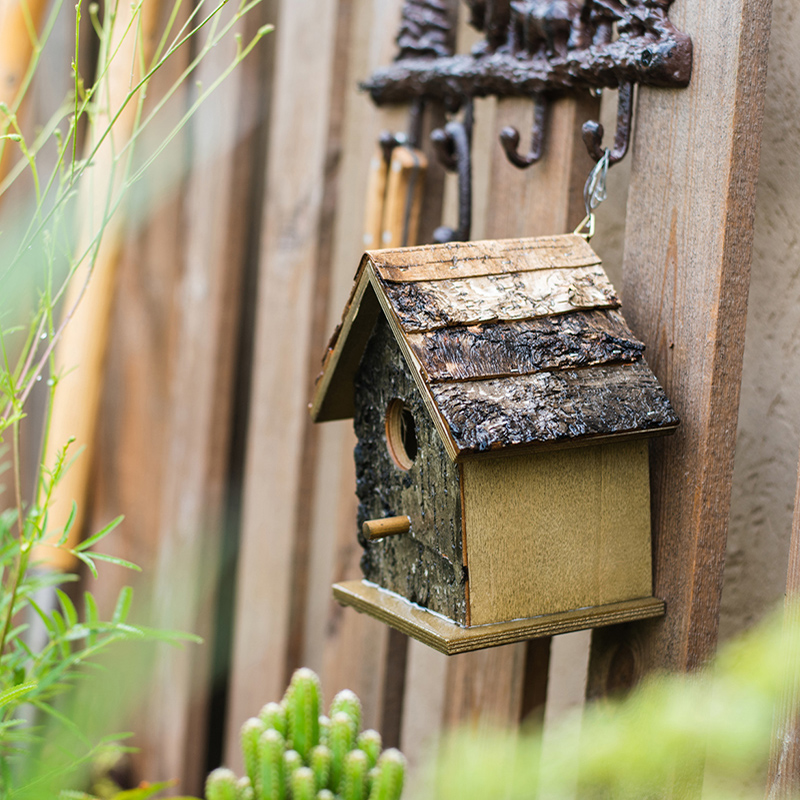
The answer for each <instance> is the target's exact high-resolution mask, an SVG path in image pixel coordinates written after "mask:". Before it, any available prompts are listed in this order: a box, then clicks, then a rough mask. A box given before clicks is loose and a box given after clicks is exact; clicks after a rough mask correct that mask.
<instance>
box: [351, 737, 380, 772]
mask: <svg viewBox="0 0 800 800" xmlns="http://www.w3.org/2000/svg"><path fill="white" fill-rule="evenodd" d="M356 747H358V749H359V750H363V751H364V752H365V753H366V754H367V759H368V760H369V768H370V769H372V768H373V767H374V766H375V765H376V764H377V763H378V757H379V756H380V754H381V748H382V747H383V740H382V739H381V735H380V734H379V733H378V731H374V730H372V729H371V728H370V729H368V730H366V731H362V732H361V733H360V734H359V735H358V739H356Z"/></svg>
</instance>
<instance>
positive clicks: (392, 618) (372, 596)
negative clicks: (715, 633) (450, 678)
mask: <svg viewBox="0 0 800 800" xmlns="http://www.w3.org/2000/svg"><path fill="white" fill-rule="evenodd" d="M333 593H334V597H335V598H336V599H337V600H338V601H339V602H340V603H342V604H344V605H348V606H352V607H353V608H355V609H357V610H358V611H362V612H366V613H368V614H370V615H371V616H373V617H376V618H377V619H379V620H381V622H383V623H385V624H387V625H391V626H392V627H394V628H396V629H397V630H399V631H401V632H402V633H405V634H407V635H408V636H413V637H414V638H415V639H418V640H419V641H421V642H423V643H424V644H426V645H428V646H429V647H432V648H433V649H434V650H438V651H439V652H440V653H444V654H445V655H451V656H452V655H458V654H463V653H468V652H470V651H472V650H478V649H486V648H489V647H502V646H503V645H508V644H513V643H515V642H523V641H526V640H528V639H532V638H534V637H538V636H555V635H556V634H559V633H567V632H569V631H577V630H584V629H586V628H592V627H599V626H604V625H617V624H619V623H622V622H630V621H632V620H640V619H648V618H650V617H657V616H661V615H662V614H663V613H664V603H663V601H661V600H657V599H655V598H652V597H645V598H641V599H637V600H628V601H626V602H622V603H610V604H608V605H606V606H598V607H595V608H587V609H580V610H575V611H567V612H563V613H558V614H547V615H544V616H541V617H538V618H534V619H516V620H513V621H510V622H503V623H499V624H496V625H476V626H473V627H464V626H462V625H458V624H456V623H455V622H451V621H450V620H447V619H445V618H444V617H441V616H439V615H438V614H434V613H432V612H430V611H428V610H427V609H424V608H422V607H420V606H415V605H414V604H412V603H409V602H408V600H406V599H405V598H404V597H401V596H400V595H399V594H395V593H394V592H390V591H388V590H386V589H381V588H380V587H379V586H375V584H372V583H369V582H368V581H345V582H344V583H337V584H335V585H334V587H333ZM524 652H525V648H524V647H523V648H521V653H522V654H524ZM507 655H509V654H508V653H506V654H505V656H507ZM497 656H498V658H499V659H501V660H503V657H504V654H502V653H501V654H497ZM520 667H521V665H518V668H520ZM482 672H484V671H482ZM480 679H481V681H487V682H490V683H492V684H495V687H494V690H495V691H496V692H498V695H499V696H500V697H504V698H505V699H506V702H507V703H508V705H507V708H506V709H504V710H505V711H507V712H508V713H512V712H513V713H516V714H517V715H519V713H520V708H521V706H520V703H521V697H520V696H519V692H518V690H515V689H514V687H513V686H503V685H502V684H500V683H499V682H497V675H496V673H495V674H492V672H491V671H490V670H486V671H485V672H484V674H483V675H481V678H480ZM519 688H520V689H521V686H520V687H519ZM509 690H510V691H509ZM512 696H513V697H514V700H515V702H514V703H511V702H509V698H510V697H512ZM462 702H463V700H462ZM474 710H475V714H476V715H482V714H485V713H486V712H487V711H488V713H489V715H491V716H492V717H494V718H495V719H497V720H498V721H499V720H500V719H501V718H502V716H504V715H497V714H496V712H497V710H498V709H497V708H492V707H491V704H488V703H484V702H483V701H479V702H478V703H476V704H475V709H474ZM458 716H459V715H454V716H453V717H452V719H451V721H452V722H455V720H456V719H458ZM506 721H508V720H506ZM517 721H519V720H518V719H517Z"/></svg>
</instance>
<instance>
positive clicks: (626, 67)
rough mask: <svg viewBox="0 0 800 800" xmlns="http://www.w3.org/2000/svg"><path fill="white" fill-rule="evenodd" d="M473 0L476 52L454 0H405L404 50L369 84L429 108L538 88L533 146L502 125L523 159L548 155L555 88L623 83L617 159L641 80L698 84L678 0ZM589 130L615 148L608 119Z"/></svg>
mask: <svg viewBox="0 0 800 800" xmlns="http://www.w3.org/2000/svg"><path fill="white" fill-rule="evenodd" d="M463 1H464V2H465V3H466V5H467V6H468V7H469V12H470V24H472V25H473V26H474V27H475V28H476V29H477V30H479V31H481V32H482V33H483V35H484V39H483V41H481V42H480V43H479V44H478V45H477V46H476V47H474V48H473V50H472V52H471V53H468V54H456V53H455V51H454V42H455V35H454V29H453V13H452V12H453V0H405V4H404V6H403V13H402V19H401V27H400V32H399V34H398V37H397V43H398V47H399V52H398V56H397V58H396V59H395V61H394V63H392V64H391V65H389V66H387V67H384V68H382V69H379V70H378V71H376V72H375V73H374V74H373V75H372V76H371V77H370V78H369V80H367V81H366V83H364V84H363V87H362V88H364V89H366V90H367V91H369V93H370V95H371V96H372V99H373V100H374V102H375V103H377V104H378V105H384V104H392V103H411V102H414V103H415V104H416V106H415V107H416V108H417V109H418V110H419V109H421V108H423V107H424V106H425V105H426V104H428V103H431V102H434V103H440V104H442V105H443V106H444V108H445V109H446V110H448V111H449V112H452V113H455V112H457V111H458V110H459V109H461V108H464V107H467V106H470V108H471V104H472V100H473V99H474V98H476V97H486V96H489V95H494V96H496V97H526V98H531V99H532V100H533V102H534V119H533V125H532V131H531V144H530V148H529V150H528V152H527V153H521V152H520V151H519V144H520V138H521V137H520V133H519V132H518V131H517V130H516V129H514V128H505V129H504V130H503V131H502V133H501V135H500V139H501V143H502V145H503V149H504V150H505V152H506V155H507V157H508V159H509V161H511V163H513V164H514V165H515V166H517V167H520V168H525V167H528V166H531V165H532V164H534V163H536V161H538V160H539V159H540V158H541V156H542V153H543V146H544V140H545V128H546V120H547V105H548V103H549V102H552V100H553V99H554V98H556V97H559V96H562V95H563V94H565V93H567V92H570V91H574V90H581V89H583V90H589V89H593V90H597V89H602V88H618V87H619V89H620V93H619V108H618V114H617V130H616V133H615V137H614V146H613V149H612V151H611V155H610V160H609V163H611V164H614V163H616V162H618V161H619V160H620V159H621V158H623V157H624V156H625V153H626V152H627V150H628V138H629V135H630V130H631V116H632V108H633V85H634V84H637V83H639V84H644V85H648V86H662V87H673V88H675V87H683V86H686V85H688V83H689V80H690V78H691V72H692V41H691V38H690V37H689V36H688V35H687V34H685V33H682V32H680V31H679V30H677V29H676V28H675V26H674V25H673V24H672V22H671V21H670V19H669V16H668V11H669V7H670V6H671V5H672V2H673V0H463ZM469 113H470V115H471V110H470V112H469ZM470 119H471V116H470ZM457 124H462V123H457ZM470 125H471V122H470ZM418 126H419V122H418V121H417V127H418ZM446 131H447V128H446V127H445V129H444V132H440V133H438V134H436V135H437V136H438V137H439V139H440V141H439V147H438V149H439V151H440V152H441V153H442V154H443V157H444V159H443V160H444V163H445V166H448V159H449V160H450V168H452V159H453V158H454V155H453V153H454V151H453V150H452V148H451V149H450V150H447V148H445V147H444V146H443V144H446V142H447V141H450V139H447V138H446V137H447V136H448V135H449V134H446ZM451 134H453V131H451ZM443 137H445V138H443ZM583 137H584V141H585V142H586V145H587V148H588V150H589V153H590V154H591V156H592V157H593V158H594V159H595V161H597V160H599V159H600V158H601V157H602V155H603V153H604V152H605V151H604V149H603V146H602V137H603V129H602V126H601V125H600V124H599V123H598V122H594V121H590V122H587V123H586V124H585V125H584V128H583ZM467 138H469V137H467ZM451 139H452V136H451ZM448 147H449V145H448ZM448 153H449V155H448ZM458 170H459V173H460V174H461V175H462V176H463V175H464V174H468V173H469V170H468V169H466V168H464V166H463V165H462V166H461V167H459V168H458ZM462 205H463V203H462ZM463 222H464V221H463V220H461V221H460V223H459V229H460V230H459V232H458V233H462V230H461V229H462V228H463V227H464V225H463ZM467 229H468V226H467Z"/></svg>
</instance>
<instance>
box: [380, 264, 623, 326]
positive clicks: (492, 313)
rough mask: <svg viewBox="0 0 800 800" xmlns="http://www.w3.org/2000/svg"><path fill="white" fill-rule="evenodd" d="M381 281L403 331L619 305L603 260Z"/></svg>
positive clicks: (524, 317) (528, 317)
mask: <svg viewBox="0 0 800 800" xmlns="http://www.w3.org/2000/svg"><path fill="white" fill-rule="evenodd" d="M383 287H384V291H385V292H386V295H387V297H388V298H389V301H390V302H391V304H392V308H393V309H394V312H395V313H396V314H397V318H398V320H399V322H400V325H401V327H402V329H403V331H404V332H405V333H414V332H416V331H429V330H434V329H436V328H444V327H447V326H449V325H474V324H477V323H480V322H493V321H494V320H516V319H531V318H533V317H544V316H549V315H551V314H565V313H568V312H571V311H577V310H580V309H592V308H616V307H617V306H619V299H618V298H617V296H616V294H615V293H614V287H613V286H612V285H611V283H610V282H609V280H608V278H607V277H606V274H605V272H603V269H602V267H600V266H591V267H576V268H573V269H545V270H539V271H535V272H517V273H510V274H503V275H486V276H480V277H476V278H464V279H461V280H437V281H418V282H412V283H389V282H386V283H384V284H383Z"/></svg>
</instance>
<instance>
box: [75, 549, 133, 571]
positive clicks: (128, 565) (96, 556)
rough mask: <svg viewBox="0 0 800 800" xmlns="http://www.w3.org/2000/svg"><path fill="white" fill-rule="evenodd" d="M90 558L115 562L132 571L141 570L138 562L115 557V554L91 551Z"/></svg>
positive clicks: (110, 562)
mask: <svg viewBox="0 0 800 800" xmlns="http://www.w3.org/2000/svg"><path fill="white" fill-rule="evenodd" d="M75 555H77V556H78V558H80V554H78V553H76V554H75ZM92 558H93V559H94V560H95V561H106V562H107V563H109V564H116V565H117V566H119V567H125V568H126V569H130V570H133V571H134V572H141V571H142V568H141V567H140V566H139V565H138V564H134V563H133V562H132V561H126V560H125V559H124V558H117V557H116V556H109V555H106V554H105V553H92Z"/></svg>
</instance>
